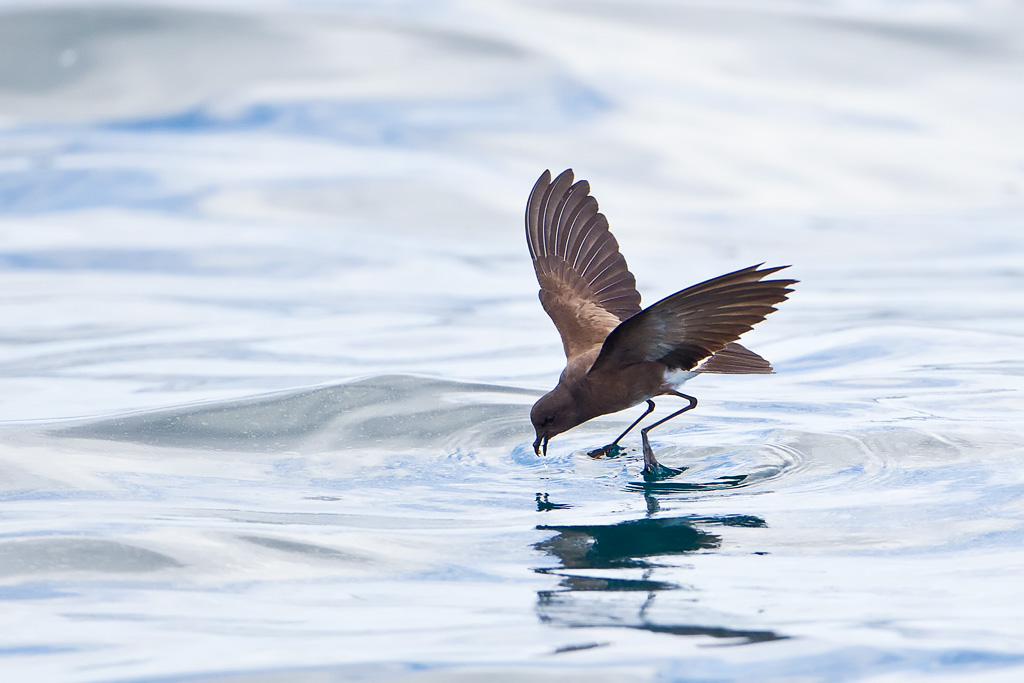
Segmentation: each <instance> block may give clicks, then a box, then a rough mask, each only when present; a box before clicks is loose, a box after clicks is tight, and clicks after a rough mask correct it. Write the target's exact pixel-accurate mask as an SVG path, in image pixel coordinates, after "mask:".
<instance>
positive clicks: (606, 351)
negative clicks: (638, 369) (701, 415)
mask: <svg viewBox="0 0 1024 683" xmlns="http://www.w3.org/2000/svg"><path fill="white" fill-rule="evenodd" d="M761 265H762V264H758V265H756V266H751V267H749V268H744V269H742V270H737V271H735V272H733V273H727V274H726V275H720V276H719V277H716V278H713V279H711V280H708V281H706V282H702V283H700V284H698V285H694V286H692V287H688V288H686V289H684V290H682V291H680V292H676V293H675V294H673V295H671V296H668V297H666V298H664V299H662V300H661V301H659V302H658V303H656V304H654V305H652V306H650V307H648V308H646V309H644V310H643V311H641V312H640V313H638V314H636V315H634V316H633V317H631V318H629V319H628V320H625V321H624V322H623V323H622V324H620V325H619V326H618V327H616V328H615V329H614V330H612V332H611V333H610V334H609V335H608V338H607V339H606V340H605V342H604V345H603V346H602V347H601V352H600V354H599V355H598V357H597V360H595V361H594V364H593V366H591V368H590V370H589V372H597V371H600V370H601V369H602V368H607V369H610V368H617V367H623V366H626V365H632V364H634V363H643V362H645V361H660V362H662V363H664V364H665V365H668V366H669V367H670V368H677V369H680V370H691V369H693V368H694V366H696V365H697V363H699V362H700V361H701V360H703V359H705V358H707V357H708V356H711V355H713V354H715V353H717V352H719V351H722V350H723V349H725V348H726V347H727V346H729V344H731V343H732V342H735V341H736V340H737V339H739V336H740V335H741V334H743V333H744V332H747V331H749V330H750V328H752V327H753V326H754V325H756V324H757V323H759V322H761V321H762V320H764V319H765V316H767V315H768V314H769V313H771V312H772V311H774V310H775V308H774V306H773V304H777V303H779V302H781V301H784V300H785V299H786V295H787V294H788V293H789V292H791V291H793V290H791V289H789V286H790V285H792V284H796V280H763V278H764V277H766V276H768V275H771V274H772V273H775V272H777V271H780V270H782V269H783V268H786V267H788V266H779V267H777V268H763V269H761V270H758V268H760V266H761ZM741 348H742V347H741ZM743 350H744V351H746V349H743ZM726 353H727V354H728V352H726ZM748 353H750V352H748ZM723 360H724V358H723ZM750 360H753V359H750ZM762 360H763V359H762ZM765 363H767V361H765ZM754 365H756V363H755V364H754ZM713 367H714V366H712V369H711V371H712V372H714V369H713ZM768 370H769V371H770V367H769V368H768Z"/></svg>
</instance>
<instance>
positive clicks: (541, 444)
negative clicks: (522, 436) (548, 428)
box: [533, 436, 548, 455]
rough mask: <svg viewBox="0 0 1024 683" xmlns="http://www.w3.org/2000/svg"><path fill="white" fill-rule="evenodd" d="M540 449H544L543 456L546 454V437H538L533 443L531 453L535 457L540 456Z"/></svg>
mask: <svg viewBox="0 0 1024 683" xmlns="http://www.w3.org/2000/svg"><path fill="white" fill-rule="evenodd" d="M541 448H543V449H544V455H547V454H548V437H546V436H538V437H537V440H536V441H534V442H533V452H534V453H536V454H537V455H540V454H541Z"/></svg>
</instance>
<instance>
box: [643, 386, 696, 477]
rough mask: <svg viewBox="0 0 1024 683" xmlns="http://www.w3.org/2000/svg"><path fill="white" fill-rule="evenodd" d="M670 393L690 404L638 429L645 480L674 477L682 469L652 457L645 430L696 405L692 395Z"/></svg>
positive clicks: (652, 452) (652, 453)
mask: <svg viewBox="0 0 1024 683" xmlns="http://www.w3.org/2000/svg"><path fill="white" fill-rule="evenodd" d="M671 393H672V394H673V395H675V396H678V397H679V398H685V399H686V400H687V401H689V402H690V405H688V406H686V407H685V408H683V409H682V410H677V411H676V412H674V413H672V414H671V415H669V416H668V417H663V418H661V419H660V420H658V421H657V422H655V423H654V424H652V425H648V426H646V427H644V428H643V429H641V430H640V440H641V441H643V445H644V471H643V475H644V479H646V480H647V481H657V480H659V479H668V478H669V477H674V476H675V475H677V474H679V473H680V472H682V470H677V469H675V468H673V467H665V466H664V465H662V464H661V463H659V462H658V459H657V458H655V457H654V450H653V449H652V448H651V442H650V440H649V439H648V438H647V432H649V431H651V430H652V429H654V428H655V427H657V426H658V425H660V424H663V423H665V422H668V421H669V420H671V419H672V418H673V417H677V416H679V415H682V414H683V413H685V412H686V411H687V410H693V409H694V408H696V407H697V399H695V398H694V397H693V396H687V395H686V394H681V393H679V392H678V391H673V392H671Z"/></svg>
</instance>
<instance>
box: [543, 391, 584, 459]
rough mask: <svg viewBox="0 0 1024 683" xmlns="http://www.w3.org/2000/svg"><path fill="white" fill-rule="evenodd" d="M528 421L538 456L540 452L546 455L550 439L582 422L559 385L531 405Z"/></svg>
mask: <svg viewBox="0 0 1024 683" xmlns="http://www.w3.org/2000/svg"><path fill="white" fill-rule="evenodd" d="M530 421H531V422H533V428H534V430H536V432H537V440H536V441H534V442H533V450H534V452H535V453H536V454H537V455H540V454H541V451H542V450H543V453H544V455H547V454H548V441H550V440H551V437H553V436H556V435H558V434H561V433H562V432H565V431H568V430H570V429H572V428H573V427H575V426H576V425H578V424H581V423H582V422H583V420H581V419H580V417H579V409H578V408H577V406H576V403H575V402H574V401H573V398H572V396H571V395H570V394H569V392H568V391H567V390H566V389H564V388H563V387H562V386H561V385H559V386H557V387H555V388H554V389H552V390H551V391H549V392H548V393H546V394H544V395H543V396H541V397H540V400H539V401H537V402H536V403H534V404H533V409H532V410H530Z"/></svg>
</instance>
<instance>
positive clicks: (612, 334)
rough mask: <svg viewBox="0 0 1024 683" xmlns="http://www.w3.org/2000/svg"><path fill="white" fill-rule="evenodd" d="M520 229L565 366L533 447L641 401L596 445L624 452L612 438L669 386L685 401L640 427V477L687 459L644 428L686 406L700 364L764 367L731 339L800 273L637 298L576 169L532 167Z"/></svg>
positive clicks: (711, 369)
mask: <svg viewBox="0 0 1024 683" xmlns="http://www.w3.org/2000/svg"><path fill="white" fill-rule="evenodd" d="M526 240H527V244H528V246H529V250H530V257H531V258H532V260H533V267H534V270H535V271H536V274H537V282H538V283H539V284H540V292H539V296H540V303H541V306H543V308H544V310H545V311H546V312H547V314H548V315H549V316H550V317H551V320H552V321H553V322H554V324H555V328H556V329H557V330H558V333H559V335H560V336H561V338H562V347H563V349H564V351H565V357H566V366H565V370H563V371H562V373H561V375H560V376H559V378H558V384H557V385H556V386H555V388H554V389H552V390H551V391H549V392H548V393H546V394H545V395H544V396H542V397H541V398H540V399H539V400H538V401H537V402H536V403H535V404H534V405H533V408H532V409H531V410H530V421H531V422H532V423H533V427H534V430H535V432H536V437H537V438H536V441H534V443H533V449H534V452H535V453H536V454H537V456H538V457H539V456H540V455H541V454H542V452H543V454H544V455H547V450H548V442H549V441H550V440H551V439H552V438H553V437H554V436H556V435H558V434H561V433H563V432H566V431H568V430H570V429H572V428H573V427H576V426H578V425H581V424H583V423H584V422H587V421H588V420H591V419H593V418H595V417H598V416H601V415H607V414H609V413H615V412H619V411H620V410H625V409H627V408H631V407H633V406H637V405H639V404H641V403H644V402H646V404H647V408H646V410H645V411H644V413H643V414H642V415H641V416H640V417H639V418H637V419H636V420H635V421H634V422H633V423H632V424H631V425H630V426H629V427H627V428H626V430H625V431H624V432H622V433H621V434H619V435H618V436H617V437H616V438H615V440H614V441H612V442H611V443H609V444H608V445H607V446H604V447H602V448H598V449H595V450H593V451H590V453H589V455H591V456H593V457H602V456H611V455H615V454H617V453H618V452H619V450H620V447H619V446H618V443H619V441H620V440H621V439H622V438H623V437H625V436H626V434H628V433H629V432H630V431H631V430H632V429H633V428H634V427H636V426H637V425H638V424H640V422H641V421H642V420H643V419H644V418H645V417H647V416H648V415H650V414H651V412H653V411H654V408H655V404H654V401H653V400H652V399H653V398H655V397H658V396H665V395H667V396H675V397H678V398H681V399H684V400H686V401H687V402H688V404H687V405H686V406H685V407H683V408H682V409H680V410H677V411H675V412H674V413H672V414H671V415H669V416H668V417H665V418H662V419H660V420H658V421H656V422H654V423H653V424H650V425H648V426H647V427H644V428H643V429H641V430H640V437H641V443H642V446H643V456H644V469H643V472H642V474H643V476H644V478H645V480H648V481H657V480H659V479H665V478H668V477H671V476H675V475H676V474H678V473H679V472H681V471H682V470H679V469H675V468H671V467H665V466H664V465H662V464H660V463H659V462H658V460H657V458H656V457H655V455H654V451H653V449H652V448H651V444H650V439H649V438H648V436H647V434H648V432H650V431H651V430H652V429H654V428H655V427H657V426H659V425H662V424H664V423H665V422H668V421H669V420H671V419H673V418H675V417H677V416H679V415H681V414H683V413H685V412H686V411H688V410H692V409H693V408H695V407H696V406H697V399H696V398H694V397H693V396H689V395H687V394H684V393H682V392H680V391H679V387H680V386H681V385H682V384H683V382H685V381H687V380H689V379H692V378H693V377H695V376H696V375H698V374H701V373H721V374H771V373H773V372H774V370H773V369H772V366H771V364H770V363H769V362H768V361H767V360H765V359H764V358H762V357H761V356H759V355H758V354H756V353H754V352H753V351H750V350H749V349H747V348H745V347H743V346H741V345H740V344H738V343H737V339H739V337H740V335H742V334H744V333H745V332H748V331H749V330H750V329H751V328H753V326H754V325H756V324H757V323H759V322H761V321H762V320H764V319H765V317H766V316H767V315H769V314H770V313H772V312H774V311H775V310H776V309H775V304H778V303H780V302H782V301H784V300H786V298H787V295H788V294H789V293H790V292H792V291H793V290H792V289H791V286H792V285H794V284H796V283H797V282H798V281H797V280H791V279H771V280H766V279H765V278H766V277H768V276H769V275H772V274H773V273H776V272H778V271H780V270H783V269H784V268H788V267H789V266H776V267H768V268H765V267H762V266H764V264H763V263H760V264H757V265H754V266H750V267H747V268H742V269H740V270H736V271H733V272H731V273H726V274H725V275H720V276H718V277H715V278H712V279H710V280H706V281H704V282H701V283H699V284H696V285H693V286H691V287H687V288H686V289H683V290H680V291H678V292H676V293H675V294H672V295H670V296H667V297H665V298H664V299H662V300H660V301H658V302H657V303H654V304H652V305H650V306H648V307H647V308H641V307H640V294H639V292H637V290H636V278H635V277H634V276H633V274H632V273H631V272H630V271H629V268H628V266H627V265H626V259H625V258H624V257H623V256H622V254H621V253H619V245H618V242H617V241H616V240H615V237H614V236H613V235H612V233H611V232H610V230H609V227H608V219H607V218H606V217H605V216H604V214H602V213H600V212H599V210H598V204H597V200H596V199H595V198H594V197H593V196H591V194H590V184H589V183H588V182H587V181H586V180H579V181H577V182H574V175H573V171H572V169H567V170H565V171H563V172H562V173H561V174H559V175H558V177H556V178H555V179H554V180H552V179H551V171H550V170H546V171H544V173H542V174H541V176H540V178H538V179H537V182H536V184H535V185H534V186H533V190H532V191H531V192H530V197H529V200H528V201H527V204H526Z"/></svg>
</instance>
